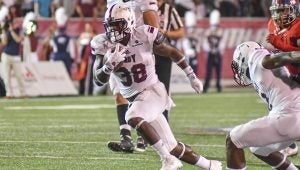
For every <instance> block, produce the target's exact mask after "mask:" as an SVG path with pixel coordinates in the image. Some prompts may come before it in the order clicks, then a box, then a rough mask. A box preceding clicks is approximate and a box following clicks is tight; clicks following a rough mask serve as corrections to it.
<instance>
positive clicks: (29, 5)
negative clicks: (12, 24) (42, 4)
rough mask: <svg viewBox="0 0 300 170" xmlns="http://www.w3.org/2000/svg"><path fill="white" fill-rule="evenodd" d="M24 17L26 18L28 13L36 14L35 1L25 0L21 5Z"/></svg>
mask: <svg viewBox="0 0 300 170" xmlns="http://www.w3.org/2000/svg"><path fill="white" fill-rule="evenodd" d="M21 11H22V12H21V13H22V16H25V15H26V14H27V13H28V12H34V0H24V2H23V3H22V4H21Z"/></svg>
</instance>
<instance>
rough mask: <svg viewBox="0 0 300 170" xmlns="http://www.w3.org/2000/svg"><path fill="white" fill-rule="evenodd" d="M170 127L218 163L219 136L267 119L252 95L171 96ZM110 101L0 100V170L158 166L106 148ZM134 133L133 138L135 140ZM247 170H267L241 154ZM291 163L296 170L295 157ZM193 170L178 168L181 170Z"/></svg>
mask: <svg viewBox="0 0 300 170" xmlns="http://www.w3.org/2000/svg"><path fill="white" fill-rule="evenodd" d="M172 98H173V100H174V102H175V104H176V107H175V108H173V109H172V112H171V115H170V124H171V127H172V129H173V132H174V134H175V136H176V138H177V139H178V140H179V141H182V142H184V143H186V144H189V145H191V146H192V148H193V149H194V150H195V151H196V152H198V153H200V154H201V155H203V156H205V157H207V158H209V159H217V160H221V161H222V162H223V169H225V159H226V157H225V134H226V133H225V132H224V131H225V130H226V128H231V127H234V126H235V125H238V124H240V123H243V122H246V121H248V120H250V119H254V118H257V117H260V116H262V115H265V114H267V108H266V107H267V105H266V104H264V103H262V102H261V100H260V99H259V98H258V96H257V95H256V94H255V92H254V91H253V90H249V89H247V90H245V91H244V90H242V91H240V90H238V91H225V92H224V93H208V94H205V95H173V96H172ZM118 129H119V128H118V123H117V116H116V110H115V106H114V98H113V97H112V96H97V97H58V98H32V99H25V100H23V99H11V100H6V99H0V169H1V170H13V169H22V170H23V169H55V170H66V169H72V170H74V169H78V170H79V169H80V170H81V169H87V170H92V169H97V170H99V169H101V170H124V169H126V170H140V169H144V170H155V169H159V168H160V166H161V163H160V161H159V157H158V155H156V153H155V152H154V151H153V150H152V149H151V148H147V151H146V152H143V153H137V152H135V153H134V154H123V153H114V152H112V151H110V150H109V149H108V148H107V147H106V143H107V142H108V141H110V140H119V130H118ZM135 137H136V133H135V132H133V138H134V139H135ZM245 153H246V159H247V164H248V165H247V167H248V169H249V170H264V169H271V168H270V167H269V166H267V165H266V164H264V163H263V162H261V161H260V160H258V159H257V158H255V157H254V156H252V155H251V153H250V152H249V150H248V149H246V150H245ZM291 160H292V161H293V162H294V163H296V164H300V158H299V156H295V157H293V158H291ZM193 169H197V168H195V167H193V166H191V165H188V164H184V167H183V170H193Z"/></svg>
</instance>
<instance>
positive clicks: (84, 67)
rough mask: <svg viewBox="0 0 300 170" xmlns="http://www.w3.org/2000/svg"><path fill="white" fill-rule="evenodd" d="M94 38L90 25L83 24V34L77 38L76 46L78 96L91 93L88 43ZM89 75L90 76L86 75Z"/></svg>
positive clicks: (90, 64)
mask: <svg viewBox="0 0 300 170" xmlns="http://www.w3.org/2000/svg"><path fill="white" fill-rule="evenodd" d="M94 36H95V32H94V30H93V27H92V24H91V23H88V22H87V23H85V26H84V32H82V33H81V34H80V36H79V38H78V43H77V44H78V46H79V53H80V54H79V61H77V62H78V65H79V72H78V74H77V80H79V94H80V95H83V94H85V95H87V94H89V95H91V94H92V93H93V90H92V89H93V88H92V87H91V86H92V80H93V79H90V77H91V75H92V71H91V69H92V65H93V63H90V60H89V59H90V57H91V56H90V51H91V48H90V41H91V40H92V38H93V37H94ZM88 73H90V74H88Z"/></svg>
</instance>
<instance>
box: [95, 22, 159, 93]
mask: <svg viewBox="0 0 300 170" xmlns="http://www.w3.org/2000/svg"><path fill="white" fill-rule="evenodd" d="M157 34H158V29H157V28H155V27H152V26H149V25H142V26H140V27H137V28H135V29H134V31H133V33H132V35H131V38H130V40H129V42H128V45H127V46H126V47H124V46H123V47H122V48H126V52H125V53H126V56H125V61H124V63H123V64H122V66H121V67H120V68H119V69H118V70H116V71H114V72H113V73H112V74H111V76H114V78H115V79H116V83H117V86H118V87H119V89H120V93H121V94H122V95H123V96H124V97H125V98H129V97H131V96H133V95H135V94H137V93H139V92H141V91H143V90H144V89H146V88H147V87H150V86H151V85H153V84H154V83H156V82H158V77H157V75H156V73H155V57H154V55H153V43H154V41H155V40H156V38H157ZM91 46H92V53H93V54H94V55H97V54H98V55H105V53H106V52H107V50H108V49H110V48H113V47H114V46H115V45H114V44H112V43H111V42H110V41H109V40H108V39H107V38H106V35H105V34H99V35H97V36H96V37H94V38H93V40H92V41H91Z"/></svg>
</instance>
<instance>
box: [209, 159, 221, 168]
mask: <svg viewBox="0 0 300 170" xmlns="http://www.w3.org/2000/svg"><path fill="white" fill-rule="evenodd" d="M209 170H222V162H220V161H216V160H210V166H209Z"/></svg>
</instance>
